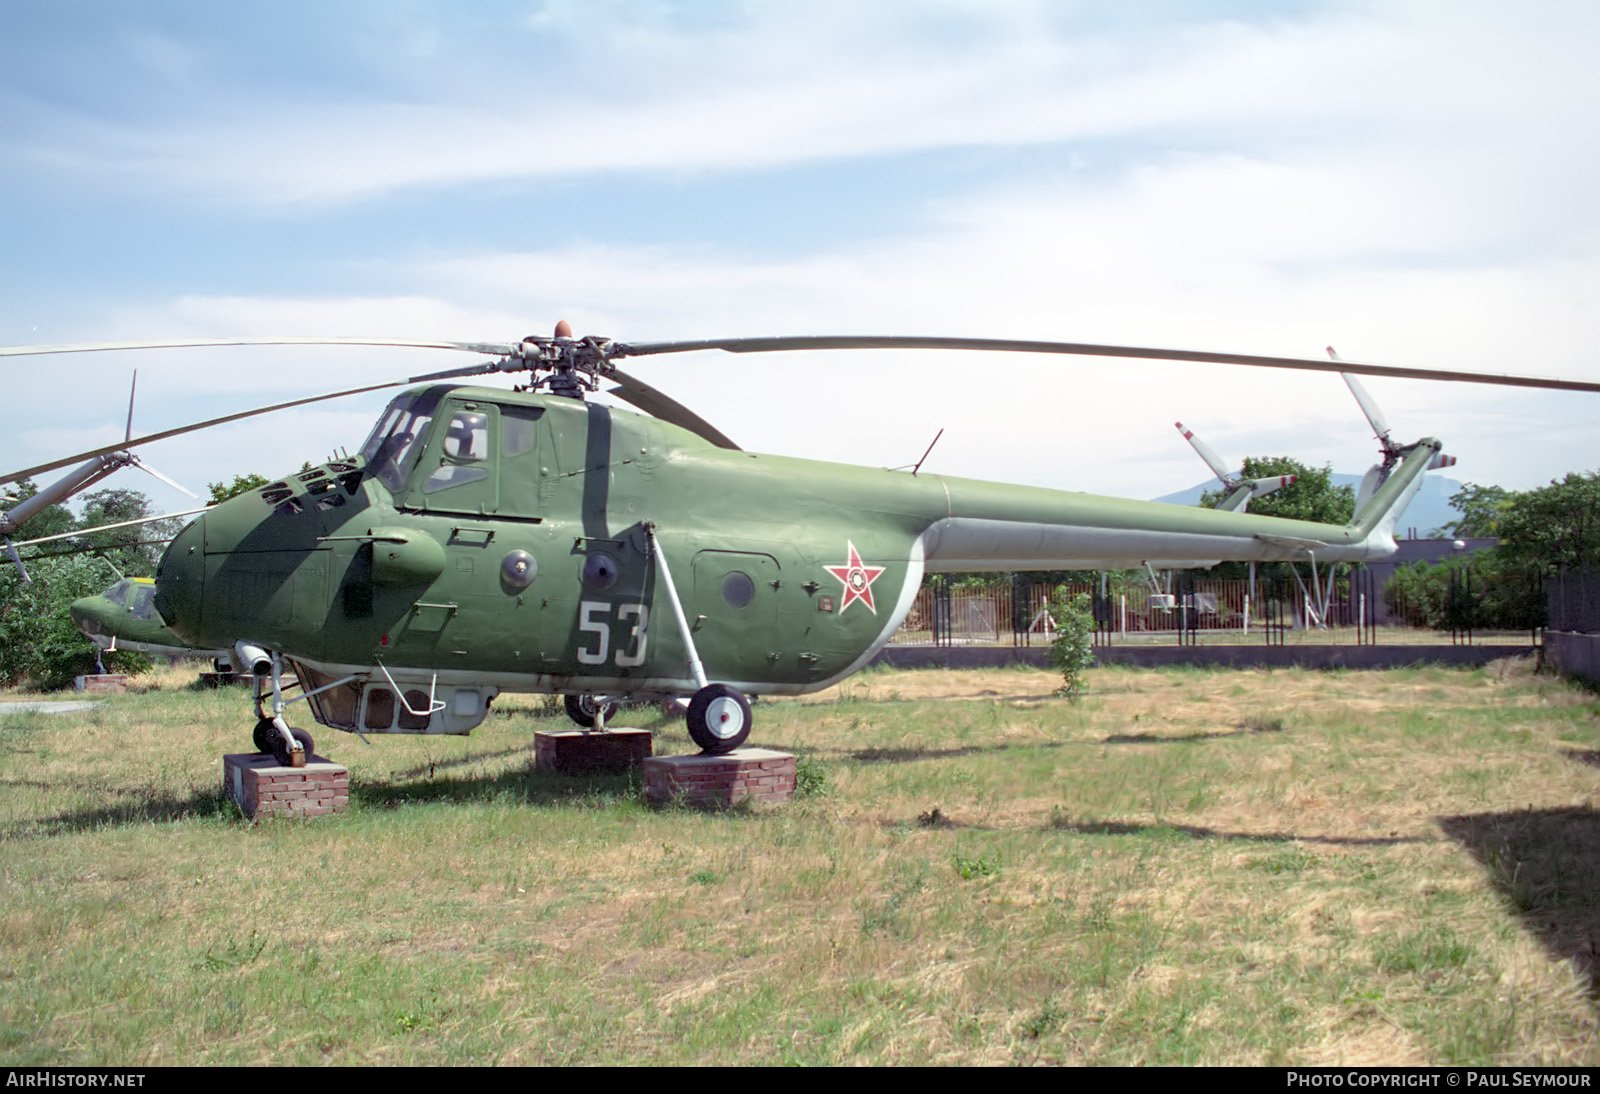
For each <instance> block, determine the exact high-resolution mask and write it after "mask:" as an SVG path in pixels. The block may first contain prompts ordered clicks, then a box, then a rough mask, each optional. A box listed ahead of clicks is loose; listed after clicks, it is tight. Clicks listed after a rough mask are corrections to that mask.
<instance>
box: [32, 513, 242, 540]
mask: <svg viewBox="0 0 1600 1094" xmlns="http://www.w3.org/2000/svg"><path fill="white" fill-rule="evenodd" d="M210 508H211V506H209V505H206V506H202V507H201V508H199V509H185V510H183V511H182V512H179V513H158V514H156V515H155V516H153V517H140V518H139V519H138V520H119V521H117V522H116V523H115V524H102V525H100V526H99V527H97V528H78V529H75V530H73V531H71V532H57V533H56V534H55V535H53V536H39V537H38V538H37V539H20V540H18V541H17V542H16V543H14V544H12V546H13V547H32V546H34V545H35V544H38V543H54V542H55V541H56V540H58V539H77V538H78V537H79V536H92V535H94V534H95V533H96V532H113V531H115V530H116V529H118V528H135V527H137V526H139V525H141V524H154V523H155V522H156V521H158V520H172V519H174V518H176V517H192V516H194V515H195V514H196V513H204V512H205V511H206V510H208V509H210ZM154 542H157V543H160V542H161V541H160V540H155V541H154Z"/></svg>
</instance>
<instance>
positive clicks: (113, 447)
mask: <svg viewBox="0 0 1600 1094" xmlns="http://www.w3.org/2000/svg"><path fill="white" fill-rule="evenodd" d="M407 383H410V381H409V380H390V381H388V382H387V383H382V384H368V385H367V386H365V387H352V388H347V389H346V390H344V391H330V392H328V393H327V394H326V395H311V396H308V397H306V398H304V399H290V400H289V401H288V402H286V403H273V404H272V405H271V406H263V407H257V408H256V409H255V410H241V411H240V412H239V413H237V414H224V415H223V416H222V417H220V418H209V419H207V420H206V421H203V422H195V423H194V424H193V425H185V426H179V427H178V428H176V429H166V430H162V431H161V432H160V433H150V434H147V435H146V436H143V437H135V438H134V439H133V440H131V441H116V442H114V443H112V444H107V445H101V446H100V447H99V448H94V449H90V450H89V451H87V452H79V453H78V454H77V455H76V456H64V457H62V458H61V459H59V460H51V461H50V462H49V463H41V464H39V465H37V466H35V467H28V468H24V469H23V470H21V471H13V472H12V473H10V474H8V475H0V483H6V482H16V481H17V480H19V479H26V478H31V477H32V476H34V475H38V474H41V473H42V472H45V471H54V470H55V469H56V468H58V467H66V466H67V465H68V464H71V463H80V462H82V461H84V460H88V459H93V458H94V457H95V456H104V455H105V454H106V453H108V452H119V451H121V450H122V449H124V448H132V447H134V446H136V445H141V444H149V443H151V442H152V441H164V440H166V439H167V438H168V437H179V436H182V435H183V434H185V433H193V432H195V431H196V430H199V429H209V428H211V427H212V426H214V425H225V424H226V423H228V422H237V421H239V420H240V419H241V418H254V417H255V416H256V415H258V414H271V413H272V412H273V411H274V410H288V409H289V408H290V407H294V406H305V405H307V404H308V403H320V402H323V401H324V400H327V399H342V398H344V397H345V396H346V395H361V394H364V393H366V392H368V391H382V390H383V389H384V388H386V387H400V386H402V385H404V384H407Z"/></svg>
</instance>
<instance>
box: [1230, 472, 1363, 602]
mask: <svg viewBox="0 0 1600 1094" xmlns="http://www.w3.org/2000/svg"><path fill="white" fill-rule="evenodd" d="M1278 475H1297V476H1299V478H1297V479H1296V480H1295V481H1294V482H1292V483H1290V484H1289V485H1288V486H1285V487H1284V488H1283V489H1281V490H1278V491H1275V492H1273V493H1271V494H1268V495H1267V496H1266V497H1264V498H1256V499H1255V500H1254V501H1252V502H1251V503H1250V513H1251V514H1252V515H1254V516H1260V517H1284V518H1287V519H1289V520H1314V521H1317V522H1319V523H1322V524H1348V523H1349V522H1350V518H1351V517H1353V516H1355V512H1356V492H1355V491H1354V490H1353V489H1351V488H1350V487H1348V486H1335V485H1333V468H1332V466H1330V465H1327V464H1324V465H1323V466H1322V467H1320V468H1313V467H1308V466H1306V465H1305V464H1303V463H1301V462H1300V461H1299V460H1296V459H1291V458H1290V457H1288V456H1276V457H1266V456H1263V457H1260V458H1256V457H1251V458H1250V459H1247V460H1245V461H1244V469H1243V470H1242V471H1241V472H1240V477H1241V478H1246V479H1268V478H1273V477H1275V476H1278ZM1228 493H1229V492H1228V491H1227V490H1220V489H1219V490H1207V491H1206V492H1205V493H1204V494H1201V495H1200V504H1201V505H1203V506H1207V507H1209V508H1212V509H1215V508H1216V507H1217V505H1218V504H1219V503H1220V502H1221V501H1222V500H1223V499H1224V498H1226V497H1227V496H1228ZM1293 566H1295V564H1294V563H1287V562H1286V563H1271V564H1269V565H1268V566H1267V567H1266V568H1265V569H1264V573H1263V576H1272V575H1274V574H1281V575H1282V576H1285V577H1287V576H1289V569H1290V568H1292V567H1293ZM1249 572H1250V564H1249V563H1247V562H1224V563H1222V564H1221V565H1219V566H1216V567H1214V568H1213V569H1212V570H1211V571H1210V576H1212V577H1216V578H1222V579H1225V580H1239V579H1241V578H1244V577H1245V576H1247V575H1248V574H1249ZM1302 573H1304V572H1303V571H1302ZM1305 576H1306V580H1308V581H1309V580H1310V577H1309V575H1305Z"/></svg>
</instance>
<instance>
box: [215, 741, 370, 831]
mask: <svg viewBox="0 0 1600 1094" xmlns="http://www.w3.org/2000/svg"><path fill="white" fill-rule="evenodd" d="M222 789H223V792H224V793H225V794H227V795H228V797H230V798H232V799H233V800H234V802H235V803H237V804H238V806H239V809H240V810H241V811H242V812H243V813H244V815H245V816H247V817H250V818H252V819H257V818H260V817H320V816H324V815H326V814H328V813H342V812H344V810H345V808H346V807H347V806H349V804H350V769H349V768H347V767H345V766H344V765H343V764H334V763H328V762H327V761H326V760H308V761H306V765H305V766H304V767H280V766H279V765H278V761H277V760H275V759H273V758H272V757H271V756H267V755H263V754H261V753H256V752H241V753H230V754H229V755H226V756H224V757H222Z"/></svg>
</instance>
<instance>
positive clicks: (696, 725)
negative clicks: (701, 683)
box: [686, 684, 750, 754]
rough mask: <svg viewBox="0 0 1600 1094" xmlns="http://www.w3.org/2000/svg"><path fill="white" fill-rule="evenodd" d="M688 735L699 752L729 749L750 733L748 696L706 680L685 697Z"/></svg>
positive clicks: (732, 748) (736, 745) (737, 745)
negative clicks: (687, 709) (703, 684)
mask: <svg viewBox="0 0 1600 1094" xmlns="http://www.w3.org/2000/svg"><path fill="white" fill-rule="evenodd" d="M686 720H687V721H688V723H689V739H690V740H692V741H693V742H694V743H695V744H697V745H699V746H700V750H701V751H702V752H710V753H713V754H715V753H719V752H732V751H733V750H734V749H736V748H738V747H739V746H740V745H742V744H744V742H745V740H746V739H747V738H748V737H749V736H750V700H748V699H746V698H745V697H744V692H742V691H740V690H739V689H738V688H732V687H729V686H728V685H727V684H707V685H706V686H705V687H703V688H701V689H700V690H699V691H697V692H695V693H694V698H693V699H690V700H689V712H688V715H687V716H686Z"/></svg>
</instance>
